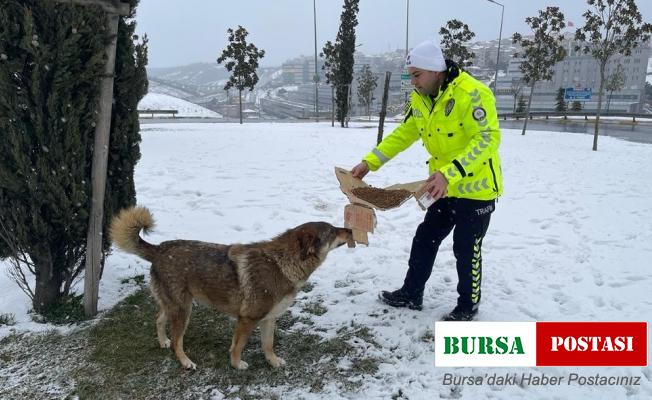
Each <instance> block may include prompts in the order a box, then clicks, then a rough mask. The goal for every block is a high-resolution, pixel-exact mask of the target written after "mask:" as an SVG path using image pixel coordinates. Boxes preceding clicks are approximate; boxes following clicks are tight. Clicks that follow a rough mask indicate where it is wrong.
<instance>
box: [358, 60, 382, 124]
mask: <svg viewBox="0 0 652 400" xmlns="http://www.w3.org/2000/svg"><path fill="white" fill-rule="evenodd" d="M357 81H358V90H357V91H358V100H359V102H360V104H361V105H362V106H364V107H365V110H366V112H367V116H368V117H369V119H371V112H370V109H371V103H372V102H373V101H374V90H375V89H376V86H378V77H377V76H376V75H374V74H373V72H371V68H370V67H369V64H365V65H363V66H362V70H361V71H360V76H358V79H357Z"/></svg>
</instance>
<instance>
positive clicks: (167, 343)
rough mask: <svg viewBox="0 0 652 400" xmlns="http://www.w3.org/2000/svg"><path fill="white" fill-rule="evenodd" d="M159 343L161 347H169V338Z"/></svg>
mask: <svg viewBox="0 0 652 400" xmlns="http://www.w3.org/2000/svg"><path fill="white" fill-rule="evenodd" d="M159 344H160V345H161V348H162V349H169V348H170V339H165V340H164V341H162V342H159Z"/></svg>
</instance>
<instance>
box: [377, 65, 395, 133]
mask: <svg viewBox="0 0 652 400" xmlns="http://www.w3.org/2000/svg"><path fill="white" fill-rule="evenodd" d="M391 76H392V73H391V72H390V71H385V87H384V88H383V104H382V106H381V108H380V122H379V123H378V138H377V139H376V145H378V144H379V143H380V142H381V141H382V140H383V130H384V129H385V115H387V94H388V93H389V78H391Z"/></svg>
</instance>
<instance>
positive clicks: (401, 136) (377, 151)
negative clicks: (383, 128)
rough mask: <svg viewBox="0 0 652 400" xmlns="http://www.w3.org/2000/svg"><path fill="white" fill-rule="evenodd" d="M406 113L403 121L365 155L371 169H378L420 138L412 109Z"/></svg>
mask: <svg viewBox="0 0 652 400" xmlns="http://www.w3.org/2000/svg"><path fill="white" fill-rule="evenodd" d="M406 115H407V116H406V118H405V120H404V121H403V123H401V125H399V126H397V127H396V129H394V130H393V131H392V133H391V134H389V135H388V136H386V137H385V139H383V141H382V142H380V143H379V144H378V146H376V147H375V148H374V149H373V150H372V151H371V152H369V154H367V155H366V156H365V157H364V159H363V160H364V161H366V162H367V165H369V169H370V170H372V171H376V170H377V169H378V168H380V167H382V166H383V164H385V163H386V162H387V161H389V160H391V159H392V158H394V157H395V156H396V155H397V154H398V153H400V152H402V151H403V150H405V149H407V148H408V147H410V146H411V145H412V143H414V142H415V141H416V140H417V139H418V138H419V130H418V129H417V127H416V123H415V122H414V117H412V116H411V110H410V111H408V113H407V114H406Z"/></svg>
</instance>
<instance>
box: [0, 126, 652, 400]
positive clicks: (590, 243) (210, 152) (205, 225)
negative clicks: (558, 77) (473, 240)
mask: <svg viewBox="0 0 652 400" xmlns="http://www.w3.org/2000/svg"><path fill="white" fill-rule="evenodd" d="M394 126H395V124H391V125H389V126H388V127H387V129H386V132H389V131H390V130H391V128H393V127H394ZM605 129H608V128H605ZM142 137H143V142H142V146H141V151H142V158H141V160H140V162H139V164H138V166H137V169H136V186H137V193H138V202H139V203H140V204H141V205H144V206H147V207H149V208H150V210H152V212H153V213H154V216H155V218H156V221H157V228H156V229H155V231H154V232H153V234H152V235H150V236H149V237H148V240H150V241H152V242H155V243H157V242H159V241H163V240H169V239H175V238H186V239H198V240H205V241H211V242H222V243H231V242H251V241H257V240H264V239H268V238H270V237H272V236H274V235H275V234H277V233H279V232H282V231H284V230H285V229H287V228H289V227H292V226H295V225H298V224H301V223H303V222H306V221H311V220H324V221H328V222H331V223H333V224H337V225H341V224H342V221H343V209H344V206H345V205H346V204H347V199H346V197H345V196H344V194H342V193H341V192H340V190H339V187H338V183H337V180H336V178H335V175H334V172H333V167H334V166H342V167H352V166H353V165H354V164H356V163H357V162H358V161H359V160H360V158H361V157H362V156H363V155H364V154H365V153H366V152H367V151H368V150H370V149H371V148H372V147H373V145H374V144H375V139H376V129H375V125H374V124H373V123H363V122H360V123H352V124H351V128H349V129H340V128H331V127H330V124H325V123H322V124H315V123H296V124H263V123H257V124H250V125H248V124H244V125H239V124H224V123H222V124H151V125H144V126H143V128H142ZM591 144H592V136H591V135H585V134H572V133H553V132H533V131H530V132H528V133H527V134H526V135H525V136H521V135H520V130H519V131H516V130H503V142H502V145H501V155H502V161H503V172H504V178H505V194H504V196H503V197H502V198H501V199H500V200H499V202H498V205H497V210H496V212H495V213H494V215H493V217H492V222H491V226H490V228H489V232H488V234H487V236H486V238H485V241H484V247H483V266H484V268H483V296H482V299H483V303H482V305H481V308H480V313H479V314H478V320H481V321H535V320H536V321H647V322H648V323H649V322H650V321H651V320H652V300H651V299H650V293H652V269H650V265H652V264H651V262H650V260H652V201H651V200H650V199H651V198H652V185H651V184H650V179H649V171H650V170H652V169H651V167H652V146H650V145H646V144H639V143H631V142H626V141H621V140H617V139H612V138H608V137H603V138H601V139H600V151H598V152H593V151H591ZM426 159H427V155H426V152H425V151H424V150H423V148H422V147H421V146H420V145H419V144H418V143H415V145H413V146H412V148H410V149H408V150H407V151H406V152H404V153H403V154H401V155H399V156H398V157H397V158H396V159H394V160H392V161H391V162H390V163H389V164H387V165H386V166H385V167H384V168H383V169H381V170H380V171H379V172H377V173H371V174H370V175H369V176H368V177H367V179H365V180H366V181H367V182H368V183H369V184H371V185H374V186H377V187H385V186H388V185H390V184H393V183H399V182H409V181H415V180H419V179H424V178H425V177H426V171H427V169H426V164H425V161H426ZM423 215H424V214H423V212H422V211H421V210H420V208H419V207H418V206H417V204H416V202H414V201H412V200H411V201H409V202H407V203H405V204H404V205H403V206H401V207H400V208H398V209H394V210H390V211H385V212H378V213H377V216H378V225H377V229H376V231H375V232H374V233H373V234H372V235H370V245H369V246H368V247H365V246H358V247H357V248H354V249H348V248H346V247H343V248H340V249H337V250H336V251H334V252H332V253H331V255H329V258H328V259H327V260H326V262H325V264H324V265H323V266H322V267H321V268H320V269H319V270H317V271H316V272H315V274H314V275H313V276H312V278H311V279H310V280H311V282H313V283H314V284H315V288H314V289H313V290H312V291H311V292H310V293H308V294H305V296H311V297H312V296H315V297H318V296H321V297H322V298H323V299H324V300H325V301H324V306H325V307H326V308H327V309H328V312H326V313H325V314H323V315H320V316H315V317H314V322H315V325H316V326H317V327H320V328H324V329H326V332H327V333H326V334H327V335H329V334H330V335H335V334H336V333H335V331H336V329H337V328H338V327H340V326H341V325H342V324H348V323H350V321H352V320H353V321H355V322H356V323H358V324H362V325H365V326H368V327H369V328H370V329H371V331H372V332H373V334H374V335H375V336H376V341H377V342H378V343H379V344H380V345H381V346H380V348H378V349H376V348H372V349H369V350H367V351H368V352H369V355H371V356H375V357H378V358H381V359H382V360H384V362H383V363H382V364H381V365H380V370H379V372H378V373H377V374H376V376H374V377H373V378H366V381H365V382H364V391H362V392H361V393H360V394H359V397H364V398H389V397H390V396H391V395H392V394H396V393H397V392H398V388H399V387H400V388H402V393H403V394H404V396H405V398H409V399H431V398H436V397H443V398H464V399H482V398H495V399H514V398H546V399H553V398H573V399H576V398H592V399H595V398H605V399H616V398H625V397H627V396H628V397H627V398H639V399H644V398H652V370H651V369H650V368H649V367H645V368H540V369H536V368H511V369H508V368H435V367H434V363H433V345H432V342H429V341H427V340H423V338H424V336H425V337H428V336H429V334H432V331H433V329H434V321H435V320H438V319H439V318H440V317H441V316H442V315H443V314H444V313H445V312H447V311H449V310H450V309H451V308H452V307H453V305H454V303H455V299H456V291H455V286H456V283H457V276H456V272H455V259H454V257H453V252H452V240H451V238H448V239H447V240H446V241H445V242H444V243H443V244H442V246H441V249H440V253H439V255H438V258H437V261H436V263H435V268H434V271H433V274H432V277H431V278H430V281H429V282H428V285H427V288H426V293H425V299H424V310H423V311H421V312H418V311H411V310H405V309H392V308H388V307H385V306H383V305H381V304H380V303H379V302H378V301H377V300H376V296H377V293H378V292H379V291H380V290H384V289H385V290H386V289H395V288H398V287H399V286H400V285H401V283H402V281H403V277H404V274H405V271H406V262H407V259H408V255H409V251H410V244H411V238H412V235H413V233H414V230H415V229H416V227H417V225H418V224H419V222H420V221H421V220H422V218H423ZM147 271H148V265H147V263H146V262H144V261H142V260H140V259H138V258H136V257H134V256H131V255H127V254H124V253H122V252H119V251H116V252H114V253H113V254H112V255H111V256H110V257H109V258H108V260H107V264H106V268H105V272H104V277H103V280H102V282H101V287H100V301H99V308H100V309H101V310H106V309H107V308H109V307H111V306H112V305H113V304H115V303H116V302H118V301H119V300H120V299H121V298H123V297H124V296H125V295H126V291H128V287H126V286H125V285H122V284H121V283H120V280H121V279H122V278H126V277H132V276H134V275H136V274H145V275H147ZM125 288H127V289H125ZM79 290H81V286H80V287H79ZM0 292H1V293H2V294H3V295H2V297H1V298H0V313H14V314H15V316H16V320H17V324H16V325H15V326H13V327H0V337H2V336H5V335H7V334H8V333H10V331H26V330H27V331H34V330H43V329H50V328H52V327H51V326H43V325H37V324H34V323H31V322H29V316H28V315H27V314H26V311H27V309H28V308H29V304H28V301H27V299H26V297H24V295H23V294H22V292H20V291H19V289H18V288H17V287H16V286H15V285H14V284H13V283H12V282H10V281H9V279H8V278H7V277H6V275H5V274H0ZM152 340H154V339H153V338H152ZM279 355H281V356H283V352H282V349H279ZM524 372H525V373H529V372H534V373H536V374H541V373H545V374H547V375H564V374H568V373H570V372H577V373H580V374H582V375H595V374H598V373H599V374H601V375H618V376H640V377H641V378H642V379H641V385H640V386H631V387H623V386H577V385H573V386H566V385H561V386H555V387H549V386H544V387H537V386H525V387H520V386H486V385H485V386H463V387H460V388H457V389H455V390H453V391H451V387H450V386H444V385H443V384H442V379H443V376H444V374H445V373H453V374H456V375H484V374H485V373H489V374H492V373H499V374H505V373H518V374H521V373H524ZM329 387H330V390H332V391H333V392H332V393H330V394H327V395H326V396H327V397H328V398H338V397H340V396H341V395H342V394H341V393H338V392H337V389H336V388H335V387H334V386H329ZM287 390H291V388H287ZM295 395H296V393H295ZM301 396H302V397H304V398H316V395H315V394H311V393H302V394H301ZM322 396H323V394H322Z"/></svg>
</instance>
